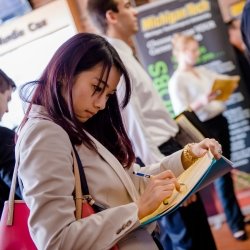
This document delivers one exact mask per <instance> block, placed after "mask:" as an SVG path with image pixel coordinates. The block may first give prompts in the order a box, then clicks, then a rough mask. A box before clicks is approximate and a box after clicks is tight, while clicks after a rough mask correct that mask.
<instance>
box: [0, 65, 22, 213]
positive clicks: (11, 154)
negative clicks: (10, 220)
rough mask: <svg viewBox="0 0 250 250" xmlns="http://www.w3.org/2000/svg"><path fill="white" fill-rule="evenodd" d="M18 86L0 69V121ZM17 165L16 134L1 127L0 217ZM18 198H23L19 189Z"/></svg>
mask: <svg viewBox="0 0 250 250" xmlns="http://www.w3.org/2000/svg"><path fill="white" fill-rule="evenodd" d="M15 88H16V85H15V83H14V82H13V80H12V79H10V78H9V77H8V76H7V75H6V74H5V73H4V72H3V71H2V70H1V69H0V121H1V119H2V117H3V115H4V113H6V112H8V103H9V101H10V100H11V94H12V91H13V90H15ZM14 165H15V132H14V131H12V130H10V129H8V128H5V127H1V126H0V215H1V214H2V210H3V206H4V202H5V201H6V200H7V199H8V197H9V190H10V185H11V179H12V175H13V170H14ZM17 196H18V197H17V198H20V197H21V193H20V190H19V188H18V189H17Z"/></svg>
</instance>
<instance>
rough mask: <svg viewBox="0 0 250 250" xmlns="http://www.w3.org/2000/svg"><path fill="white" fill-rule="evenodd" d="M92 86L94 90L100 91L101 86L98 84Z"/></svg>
mask: <svg viewBox="0 0 250 250" xmlns="http://www.w3.org/2000/svg"><path fill="white" fill-rule="evenodd" d="M93 88H94V92H101V91H102V88H101V87H100V86H98V85H93Z"/></svg>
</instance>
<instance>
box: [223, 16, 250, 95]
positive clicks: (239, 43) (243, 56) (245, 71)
mask: <svg viewBox="0 0 250 250" xmlns="http://www.w3.org/2000/svg"><path fill="white" fill-rule="evenodd" d="M240 24H241V21H240V19H236V18H233V19H231V20H230V21H229V22H227V27H228V34H229V41H230V43H231V45H232V46H233V49H234V52H235V56H236V61H237V63H238V66H239V71H240V76H241V82H240V84H244V85H243V86H244V88H246V89H247V91H248V94H250V63H249V60H248V56H247V51H246V46H245V44H244V42H243V39H242V35H241V30H240Z"/></svg>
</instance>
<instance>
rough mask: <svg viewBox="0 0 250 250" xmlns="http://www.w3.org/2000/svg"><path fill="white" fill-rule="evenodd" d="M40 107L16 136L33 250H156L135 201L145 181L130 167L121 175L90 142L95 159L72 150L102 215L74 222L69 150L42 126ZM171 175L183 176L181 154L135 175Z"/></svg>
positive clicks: (47, 124) (49, 126)
mask: <svg viewBox="0 0 250 250" xmlns="http://www.w3.org/2000/svg"><path fill="white" fill-rule="evenodd" d="M43 113H44V110H43V109H42V107H40V106H37V105H33V107H32V110H31V112H30V115H29V119H28V121H27V123H26V124H25V126H24V127H23V129H22V130H21V132H20V134H19V136H18V141H17V146H16V159H17V164H19V177H20V180H21V183H22V185H23V198H24V200H25V202H26V203H27V205H28V207H29V209H30V217H29V230H30V233H31V236H32V239H33V240H34V242H35V244H36V246H37V247H38V249H42V250H44V249H53V250H54V249H64V250H71V249H74V250H77V249H82V250H85V249H96V250H101V249H110V248H111V247H112V246H113V245H114V244H115V243H118V245H119V249H121V250H125V249H127V250H138V249H142V250H144V249H146V250H147V249H148V250H149V249H150V250H153V249H157V246H156V245H155V243H154V241H153V239H152V237H151V235H150V234H151V233H152V231H153V230H154V227H155V224H154V223H152V224H151V225H149V226H147V227H142V226H140V222H139V220H138V215H137V213H138V208H137V205H136V204H135V201H136V200H137V198H138V197H139V194H140V193H141V192H143V190H144V187H145V183H146V180H144V178H140V177H137V176H134V175H133V174H132V172H133V170H138V169H139V168H140V167H139V166H138V165H136V164H134V165H133V166H132V167H131V168H130V169H129V170H125V169H124V168H123V167H122V165H121V164H120V163H119V161H118V160H117V159H116V158H115V157H114V156H113V155H112V154H111V153H110V152H109V151H108V150H107V149H106V148H105V147H104V146H103V145H102V144H100V143H99V142H98V141H97V140H95V139H94V138H93V137H92V136H90V137H91V139H92V140H93V141H94V143H95V145H96V147H97V150H98V153H96V152H94V151H91V150H89V149H88V148H87V147H86V146H84V145H83V144H82V145H80V146H78V147H77V150H78V153H79V156H80V158H81V161H82V164H83V166H84V170H85V174H86V178H87V182H88V186H89V190H90V194H91V195H92V196H93V198H94V199H95V200H96V201H97V202H98V203H101V204H102V205H104V206H105V207H107V209H106V210H104V211H102V212H99V213H97V214H94V215H91V216H89V217H87V218H84V219H80V220H78V221H76V219H75V216H74V211H75V202H74V197H73V192H74V185H75V184H74V174H73V169H72V165H73V159H72V154H71V152H72V145H71V142H70V140H69V137H68V135H67V133H66V132H65V131H64V130H63V129H62V128H61V127H60V126H58V125H57V124H55V123H54V122H52V121H50V120H48V119H47V118H46V117H45V116H44V115H43ZM165 169H171V170H172V171H173V172H174V173H175V174H176V175H179V174H180V173H181V172H183V171H184V169H183V167H182V164H181V151H179V152H176V153H175V154H173V155H171V156H169V157H166V158H164V159H163V160H162V162H160V163H157V164H154V165H151V166H147V167H144V168H142V169H141V171H144V172H146V173H149V174H156V173H159V172H161V171H163V170H165Z"/></svg>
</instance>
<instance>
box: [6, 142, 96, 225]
mask: <svg viewBox="0 0 250 250" xmlns="http://www.w3.org/2000/svg"><path fill="white" fill-rule="evenodd" d="M72 155H73V172H74V175H75V200H76V201H75V203H76V219H77V220H79V219H80V218H81V215H82V200H83V196H82V187H81V186H82V185H81V183H82V182H81V178H80V176H82V174H81V175H80V174H79V171H80V170H81V169H82V171H83V167H82V163H81V160H80V158H79V155H78V153H77V151H76V149H75V147H74V146H73V151H72ZM77 159H78V160H77ZM79 163H80V166H79V165H78V164H79ZM18 166H19V158H18V159H17V160H16V164H15V167H14V172H13V176H12V180H11V187H10V194H9V200H8V201H9V202H8V214H7V222H6V225H7V226H11V225H12V224H13V215H14V203H15V191H16V182H17V175H18ZM83 173H84V171H83ZM83 176H84V179H85V183H86V186H87V182H86V177H85V175H84V174H83ZM83 190H85V189H83ZM87 191H88V186H87ZM90 197H91V196H90Z"/></svg>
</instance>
